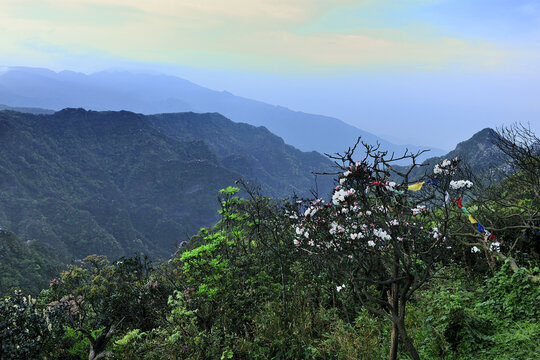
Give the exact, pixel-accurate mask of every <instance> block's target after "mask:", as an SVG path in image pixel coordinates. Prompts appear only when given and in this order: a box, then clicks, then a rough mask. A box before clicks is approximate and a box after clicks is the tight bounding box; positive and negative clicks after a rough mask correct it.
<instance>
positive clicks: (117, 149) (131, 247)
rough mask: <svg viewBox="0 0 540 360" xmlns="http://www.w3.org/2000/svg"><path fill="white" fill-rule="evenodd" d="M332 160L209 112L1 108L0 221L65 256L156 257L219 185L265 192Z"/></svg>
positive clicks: (298, 183)
mask: <svg viewBox="0 0 540 360" xmlns="http://www.w3.org/2000/svg"><path fill="white" fill-rule="evenodd" d="M218 144H221V145H218ZM218 154H219V155H218ZM330 164H331V163H330V162H329V161H328V160H327V159H326V158H324V157H323V156H322V155H320V154H317V153H302V152H300V151H298V150H296V149H294V148H292V147H290V146H288V145H285V143H284V142H283V140H281V139H280V138H278V137H277V136H275V135H273V134H271V133H270V132H268V130H266V129H264V128H254V127H252V126H249V125H245V124H235V123H233V122H231V121H230V120H227V119H225V118H223V117H222V116H219V115H217V114H202V115H195V114H175V115H161V116H155V117H146V116H144V115H140V114H134V113H131V112H126V111H120V112H94V111H85V110H82V109H65V110H62V111H59V112H56V113H54V114H52V115H32V114H26V113H18V112H13V111H1V112H0V225H2V226H5V227H7V228H9V229H10V230H12V231H13V232H14V233H15V234H17V235H18V236H19V237H20V238H21V239H22V240H25V241H27V240H31V239H36V240H39V241H42V242H44V243H45V244H49V245H50V246H51V247H53V248H54V249H55V251H56V252H57V253H58V255H59V257H60V258H61V259H62V260H63V261H71V260H73V259H78V258H82V257H84V256H86V255H88V254H94V253H97V254H105V255H108V256H109V257H111V258H115V257H118V256H122V255H129V254H133V253H138V252H144V253H146V254H149V255H151V256H154V257H155V256H158V257H166V256H168V255H170V254H171V253H172V251H173V250H174V247H175V244H178V243H179V242H181V241H184V240H187V239H188V237H189V236H190V235H192V234H194V233H195V232H196V231H197V230H198V229H199V228H200V227H201V226H207V225H211V224H213V223H215V221H216V220H217V212H216V210H217V209H218V207H219V204H218V202H217V194H218V190H219V189H221V188H224V187H227V186H229V185H231V184H234V182H235V181H236V180H237V179H239V178H244V179H247V180H254V181H255V182H257V183H259V184H260V185H261V186H262V187H263V189H264V190H265V191H266V193H269V194H273V195H278V196H286V195H291V194H292V193H293V192H295V191H296V192H303V193H300V195H306V194H307V192H308V191H309V189H310V188H312V187H314V182H313V181H312V180H313V175H312V174H311V171H323V170H327V169H328V167H329V166H330ZM323 187H324V188H325V189H326V190H327V191H328V190H329V189H330V181H329V180H328V179H327V180H326V183H325V184H324V186H323Z"/></svg>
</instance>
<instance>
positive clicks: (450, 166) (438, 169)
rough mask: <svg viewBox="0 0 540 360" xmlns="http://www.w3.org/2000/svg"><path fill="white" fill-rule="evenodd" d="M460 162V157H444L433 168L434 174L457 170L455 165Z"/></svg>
mask: <svg viewBox="0 0 540 360" xmlns="http://www.w3.org/2000/svg"><path fill="white" fill-rule="evenodd" d="M457 162H458V158H457V157H455V158H453V159H452V160H448V159H444V160H443V161H441V162H440V163H438V164H436V165H435V167H434V168H433V173H434V174H437V175H439V174H450V173H452V172H453V171H455V170H456V168H455V165H456V164H457Z"/></svg>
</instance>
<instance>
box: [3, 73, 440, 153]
mask: <svg viewBox="0 0 540 360" xmlns="http://www.w3.org/2000/svg"><path fill="white" fill-rule="evenodd" d="M0 104H5V105H8V106H12V107H37V108H44V109H52V110H60V109H63V108H66V107H75V108H78V107H82V108H86V109H92V110H129V111H134V112H138V113H143V114H156V113H172V112H186V111H192V112H198V113H201V112H202V113H204V112H218V113H220V114H223V115H224V116H226V117H227V118H229V119H231V120H233V121H235V122H245V123H248V124H251V125H255V126H265V127H266V128H267V129H268V130H270V131H271V132H273V133H274V134H276V135H278V136H280V137H281V138H283V139H284V140H285V142H286V143H287V144H291V145H293V146H295V147H296V148H298V149H300V150H303V151H312V150H315V151H318V152H320V153H335V152H343V151H344V150H346V148H347V147H348V146H351V145H352V144H354V142H355V141H356V139H357V138H358V137H359V136H361V137H362V139H363V140H364V141H366V142H368V143H372V144H374V143H376V142H380V143H381V148H382V149H386V150H389V151H390V152H392V151H395V152H396V153H402V152H403V150H404V149H405V146H402V145H395V144H392V143H391V142H388V141H385V140H383V139H381V138H379V137H377V136H375V135H373V134H370V133H368V132H365V131H362V130H361V129H358V128H356V127H354V126H351V125H348V124H346V123H345V122H343V121H341V120H339V119H336V118H331V117H326V116H321V115H313V114H307V113H303V112H297V111H292V110H289V109H287V108H285V107H281V106H275V105H270V104H266V103H263V102H260V101H255V100H250V99H247V98H243V97H238V96H235V95H233V94H231V93H228V92H219V91H214V90H210V89H207V88H204V87H202V86H199V85H196V84H194V83H192V82H189V81H187V80H184V79H181V78H178V77H173V76H167V75H155V74H135V73H129V72H98V73H94V74H90V75H85V74H82V73H75V72H70V71H62V72H59V73H56V72H53V71H50V70H47V69H38V68H24V67H12V68H5V69H4V71H3V72H1V73H0ZM358 116H359V117H362V114H358ZM366 121H369V119H366ZM407 148H408V149H409V150H411V151H417V150H420V149H424V147H421V146H415V145H408V146H407ZM443 153H444V151H442V150H439V149H432V151H431V152H429V153H428V154H427V155H426V157H427V156H436V155H441V154H443Z"/></svg>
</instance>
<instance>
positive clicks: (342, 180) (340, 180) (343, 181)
mask: <svg viewBox="0 0 540 360" xmlns="http://www.w3.org/2000/svg"><path fill="white" fill-rule="evenodd" d="M345 181H347V179H345V178H341V179H339V183H340V184H341V185H343V184H345Z"/></svg>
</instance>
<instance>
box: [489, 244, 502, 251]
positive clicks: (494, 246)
mask: <svg viewBox="0 0 540 360" xmlns="http://www.w3.org/2000/svg"><path fill="white" fill-rule="evenodd" d="M489 250H491V251H496V252H500V251H501V243H500V242H498V241H495V242H494V243H491V245H490V246H489Z"/></svg>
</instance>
